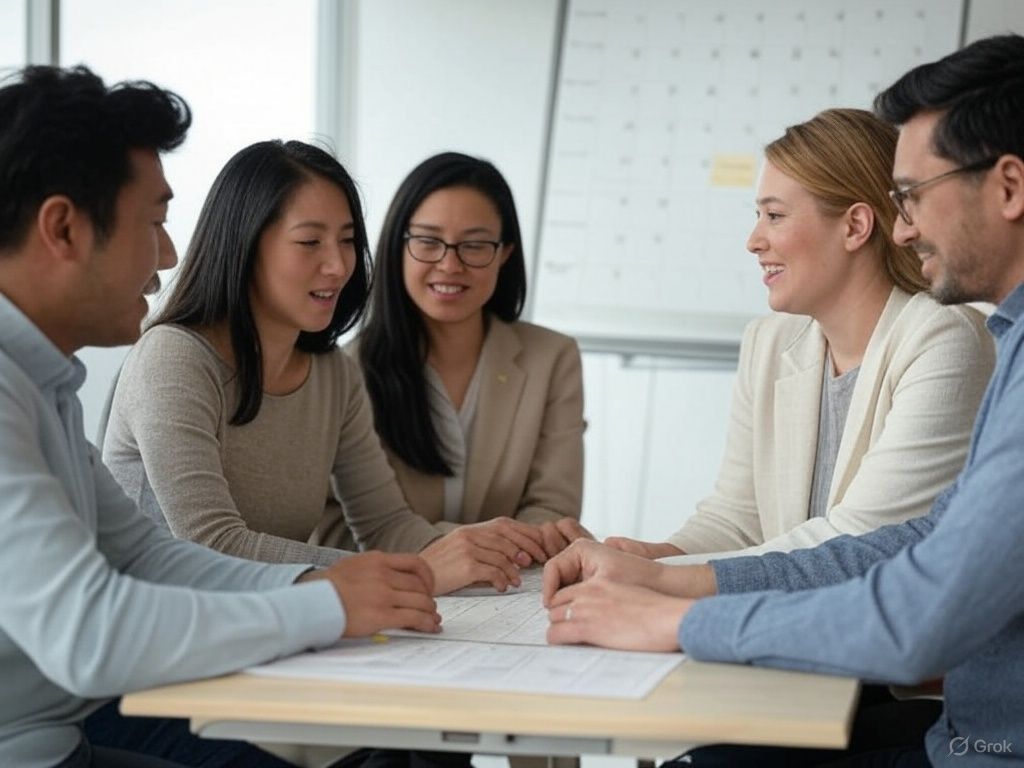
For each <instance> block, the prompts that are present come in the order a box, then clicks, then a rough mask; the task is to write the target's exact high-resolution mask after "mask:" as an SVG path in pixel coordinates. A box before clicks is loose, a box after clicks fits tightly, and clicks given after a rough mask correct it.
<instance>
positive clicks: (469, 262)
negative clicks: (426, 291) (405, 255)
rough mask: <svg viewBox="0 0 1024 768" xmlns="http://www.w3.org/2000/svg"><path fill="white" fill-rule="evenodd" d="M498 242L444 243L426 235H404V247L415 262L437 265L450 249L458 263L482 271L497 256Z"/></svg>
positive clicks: (465, 241) (468, 241)
mask: <svg viewBox="0 0 1024 768" xmlns="http://www.w3.org/2000/svg"><path fill="white" fill-rule="evenodd" d="M500 246H501V241H500V240H462V241H460V242H458V243H446V242H445V241H444V240H442V239H441V238H439V237H429V236H427V235H411V234H406V235H405V247H406V248H408V249H409V255H410V256H412V257H413V258H414V259H416V261H422V262H423V263H425V264H437V263H438V262H439V261H441V260H442V259H444V255H445V254H446V253H448V249H449V248H451V249H452V250H453V251H455V255H456V256H457V257H458V259H459V261H461V262H462V263H463V264H465V265H466V266H467V267H474V268H476V269H482V268H483V267H489V266H490V265H491V262H493V261H494V257H495V256H497V255H498V248H499V247H500Z"/></svg>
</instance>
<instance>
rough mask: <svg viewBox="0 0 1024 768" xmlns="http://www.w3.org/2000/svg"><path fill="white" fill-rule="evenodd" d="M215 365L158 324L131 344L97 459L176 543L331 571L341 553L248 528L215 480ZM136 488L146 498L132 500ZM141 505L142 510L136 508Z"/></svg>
mask: <svg viewBox="0 0 1024 768" xmlns="http://www.w3.org/2000/svg"><path fill="white" fill-rule="evenodd" d="M218 365H219V364H218V361H216V360H215V359H214V358H213V357H212V353H211V352H209V351H208V350H207V349H206V348H205V347H204V346H203V345H202V344H201V343H200V342H199V341H198V340H197V339H195V338H193V337H192V336H191V334H189V333H188V332H186V331H184V330H182V329H179V328H174V327H171V326H158V327H156V328H154V329H152V330H151V331H149V332H148V333H146V334H145V335H144V336H143V337H142V339H141V340H140V341H139V342H138V343H137V344H136V347H135V348H134V349H133V350H132V352H131V353H130V355H129V358H128V360H127V361H126V362H125V365H124V368H123V369H122V371H121V375H120V377H119V379H118V382H117V390H116V392H115V394H114V399H113V404H112V407H111V415H110V423H109V425H108V431H107V436H106V439H105V441H104V460H105V461H107V463H108V464H109V466H110V468H111V471H112V472H113V473H114V476H115V477H116V478H117V480H118V482H119V483H121V485H122V486H123V487H125V488H126V489H129V493H130V495H133V496H137V497H141V498H140V501H141V503H142V504H143V506H144V511H145V512H146V513H147V514H148V515H150V516H151V517H153V518H155V519H161V518H162V519H164V520H166V522H167V525H168V526H169V528H170V530H171V531H172V532H173V533H174V535H175V536H178V537H179V538H184V539H190V540H191V541H195V542H197V543H199V544H202V545H204V546H207V547H210V548H211V549H215V550H217V551H218V552H223V553H225V554H228V555H233V556H235V557H240V558H245V559H248V560H260V561H263V562H274V563H311V564H314V565H322V566H326V565H330V564H331V563H332V562H334V561H336V560H338V559H339V558H340V557H344V556H345V554H346V553H344V552H342V551H340V550H336V549H330V548H327V547H318V546H315V545H312V544H307V543H305V542H300V541H293V540H292V539H287V538H284V537H281V536H274V535H272V534H268V533H263V532H260V531H256V530H253V529H251V528H250V527H249V526H248V524H247V523H246V521H245V519H244V517H243V515H242V514H241V513H240V511H239V509H238V507H237V505H236V503H235V500H234V499H233V498H232V496H231V491H230V488H229V485H228V481H227V479H226V477H225V474H224V465H223V462H222V458H221V456H222V452H221V439H222V437H221V431H220V427H221V424H222V423H223V422H224V421H225V419H224V416H225V414H224V411H225V409H226V408H227V403H226V394H225V389H224V383H223V381H222V376H223V374H222V372H221V371H220V370H219V369H218ZM143 483H148V484H149V486H151V487H152V498H151V499H147V498H146V497H145V495H144V494H139V493H136V492H133V491H132V489H136V491H137V489H139V488H140V487H141V486H142V484H143ZM147 506H148V507H149V508H148V509H146V508H145V507H147Z"/></svg>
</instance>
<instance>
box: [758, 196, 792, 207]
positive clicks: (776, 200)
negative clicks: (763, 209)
mask: <svg viewBox="0 0 1024 768" xmlns="http://www.w3.org/2000/svg"><path fill="white" fill-rule="evenodd" d="M784 202H785V201H784V200H783V199H782V198H781V197H776V196H775V195H768V196H767V197H759V198H757V200H755V201H754V204H755V205H768V203H784Z"/></svg>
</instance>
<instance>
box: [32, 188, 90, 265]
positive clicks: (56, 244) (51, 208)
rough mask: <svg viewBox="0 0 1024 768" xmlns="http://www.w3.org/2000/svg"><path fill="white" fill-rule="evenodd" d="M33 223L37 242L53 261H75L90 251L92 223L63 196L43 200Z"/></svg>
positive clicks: (69, 199)
mask: <svg viewBox="0 0 1024 768" xmlns="http://www.w3.org/2000/svg"><path fill="white" fill-rule="evenodd" d="M35 224H36V234H37V235H38V238H39V242H40V243H41V245H42V246H43V248H44V249H45V251H46V252H47V253H48V254H49V255H50V256H51V257H52V258H54V259H57V260H59V261H61V262H77V261H81V260H82V259H83V258H85V257H86V256H88V254H89V253H90V252H91V250H92V245H93V241H94V230H93V225H92V220H91V219H90V217H89V216H88V215H87V214H86V213H85V212H84V211H83V210H82V209H81V208H79V207H78V206H76V205H75V204H74V203H73V202H72V201H71V198H69V197H67V196H66V195H53V196H51V197H48V198H46V199H45V200H44V201H43V204H42V205H40V206H39V210H38V211H37V212H36V219H35Z"/></svg>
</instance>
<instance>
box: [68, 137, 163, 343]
mask: <svg viewBox="0 0 1024 768" xmlns="http://www.w3.org/2000/svg"><path fill="white" fill-rule="evenodd" d="M129 159H130V162H131V166H132V175H131V179H130V180H129V182H128V183H127V184H125V186H124V187H122V188H121V191H120V192H119V193H118V196H117V203H116V208H115V214H114V224H113V227H112V228H111V230H110V232H109V234H108V236H107V238H106V239H105V240H104V242H103V243H102V244H99V245H95V246H94V247H93V250H92V256H91V257H90V259H89V261H88V263H87V265H86V267H85V271H84V274H83V285H84V290H85V298H84V301H85V302H86V303H87V304H88V305H89V306H93V307H94V308H95V312H94V313H93V314H94V315H95V319H94V320H93V321H92V322H90V323H89V324H88V325H86V324H84V323H83V324H82V326H81V328H80V329H79V331H80V332H79V334H78V335H79V336H80V337H81V338H80V340H79V341H80V343H78V345H77V346H86V345H90V346H100V347H106V346H117V345H120V344H131V343H133V342H135V341H136V340H138V338H139V333H140V328H141V325H142V321H143V319H144V318H145V316H146V313H147V312H148V310H149V305H148V304H147V302H146V299H145V296H146V295H149V294H152V293H155V292H156V291H157V290H158V289H159V287H160V280H159V278H158V277H157V275H156V272H157V270H160V269H169V268H170V267H173V266H174V265H175V264H176V263H177V262H178V257H177V254H176V253H175V250H174V244H173V243H172V242H171V238H170V237H169V236H168V234H167V231H166V230H165V229H164V223H165V222H166V220H167V206H168V203H169V201H170V199H171V196H172V193H171V188H170V186H168V184H167V180H166V179H165V178H164V171H163V165H162V164H161V163H160V157H159V156H158V155H157V153H156V152H155V151H151V150H141V149H133V150H130V151H129Z"/></svg>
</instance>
